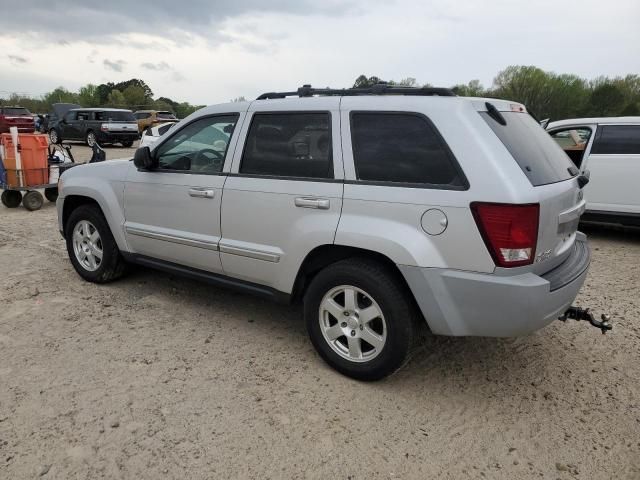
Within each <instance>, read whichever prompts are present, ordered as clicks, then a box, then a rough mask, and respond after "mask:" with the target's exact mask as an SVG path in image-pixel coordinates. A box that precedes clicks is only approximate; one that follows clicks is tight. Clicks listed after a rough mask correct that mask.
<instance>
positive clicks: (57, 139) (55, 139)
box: [49, 128, 62, 145]
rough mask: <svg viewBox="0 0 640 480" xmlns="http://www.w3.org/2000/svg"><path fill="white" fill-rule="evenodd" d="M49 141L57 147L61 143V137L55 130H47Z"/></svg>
mask: <svg viewBox="0 0 640 480" xmlns="http://www.w3.org/2000/svg"><path fill="white" fill-rule="evenodd" d="M49 141H50V142H51V143H55V144H58V145H60V144H61V143H62V137H61V136H60V133H58V131H57V130H56V129H55V128H52V129H51V130H49Z"/></svg>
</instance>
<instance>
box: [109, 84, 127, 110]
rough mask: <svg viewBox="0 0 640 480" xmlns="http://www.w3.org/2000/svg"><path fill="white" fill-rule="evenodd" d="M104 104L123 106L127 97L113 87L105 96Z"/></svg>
mask: <svg viewBox="0 0 640 480" xmlns="http://www.w3.org/2000/svg"><path fill="white" fill-rule="evenodd" d="M106 105H107V106H109V107H115V108H123V107H126V106H127V99H126V98H124V95H123V94H122V92H121V91H120V90H118V89H117V88H114V89H113V90H111V93H110V94H109V96H108V97H107V103H106Z"/></svg>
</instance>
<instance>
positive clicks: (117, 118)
mask: <svg viewBox="0 0 640 480" xmlns="http://www.w3.org/2000/svg"><path fill="white" fill-rule="evenodd" d="M95 119H96V120H99V121H102V122H106V121H111V122H135V121H136V117H134V116H133V113H131V112H127V111H126V110H115V111H105V112H96V113H95Z"/></svg>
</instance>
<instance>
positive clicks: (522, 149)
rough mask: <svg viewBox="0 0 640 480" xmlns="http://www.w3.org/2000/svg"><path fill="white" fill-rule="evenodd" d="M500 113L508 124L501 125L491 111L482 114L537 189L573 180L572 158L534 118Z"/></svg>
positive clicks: (515, 113) (520, 114) (517, 113)
mask: <svg viewBox="0 0 640 480" xmlns="http://www.w3.org/2000/svg"><path fill="white" fill-rule="evenodd" d="M500 113H501V115H502V116H503V117H504V119H505V120H506V125H501V124H500V123H498V122H497V121H496V120H495V119H494V118H493V117H491V116H490V115H489V114H488V113H487V112H480V115H481V116H482V118H483V119H484V121H485V122H487V125H489V126H490V127H491V130H493V131H494V133H495V134H496V135H497V136H498V138H499V139H500V140H501V141H502V143H503V144H504V146H505V147H506V148H507V150H509V153H510V154H511V156H512V157H513V159H514V160H515V161H516V162H518V165H519V166H520V168H521V169H522V171H523V172H524V174H525V175H526V176H527V178H528V179H529V181H530V182H531V184H532V185H533V186H534V187H537V186H540V185H547V184H549V183H556V182H561V181H563V180H568V179H570V178H572V177H573V175H572V174H571V171H572V170H573V169H574V168H575V167H574V165H573V163H572V162H571V160H570V159H569V157H568V156H567V155H566V154H565V153H564V151H563V150H562V148H560V146H558V144H557V143H556V142H555V141H553V139H552V138H551V137H550V136H549V134H548V133H547V132H546V131H545V130H543V129H542V127H541V126H540V124H539V123H538V122H536V121H535V120H534V119H533V117H531V115H529V114H527V113H519V112H500ZM570 170H571V171H570Z"/></svg>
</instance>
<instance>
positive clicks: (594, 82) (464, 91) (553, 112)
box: [353, 65, 640, 120]
mask: <svg viewBox="0 0 640 480" xmlns="http://www.w3.org/2000/svg"><path fill="white" fill-rule="evenodd" d="M380 81H381V79H380V78H378V77H375V76H371V77H367V76H365V75H360V76H359V77H358V78H357V79H356V81H355V83H354V84H353V87H354V88H357V87H367V86H371V85H374V84H376V83H378V82H380ZM387 83H389V84H392V85H402V86H411V87H417V86H427V87H430V86H432V85H430V84H423V85H420V84H419V83H418V82H417V81H416V79H415V78H411V77H408V78H404V79H402V80H399V81H393V80H391V81H388V82H387ZM451 89H452V90H453V91H454V92H455V93H456V94H457V95H461V96H466V97H488V98H502V99H507V100H513V101H515V102H519V103H523V104H524V105H526V106H527V109H528V110H529V111H530V112H532V113H533V114H534V115H535V116H537V117H538V118H540V119H544V118H550V119H552V120H561V119H564V118H576V117H617V116H627V115H640V75H636V74H630V75H626V76H624V77H614V78H610V77H604V76H601V77H597V78H594V79H590V80H589V79H585V78H581V77H579V76H578V75H573V74H566V73H563V74H557V73H554V72H545V71H544V70H542V69H540V68H538V67H533V66H519V65H516V66H510V67H507V68H505V69H504V70H502V71H501V72H499V73H498V75H496V77H495V79H494V80H493V84H492V85H491V87H487V88H485V87H484V86H483V85H482V84H481V83H480V81H479V80H471V81H470V82H469V83H466V84H459V85H453V86H452V87H451Z"/></svg>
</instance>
